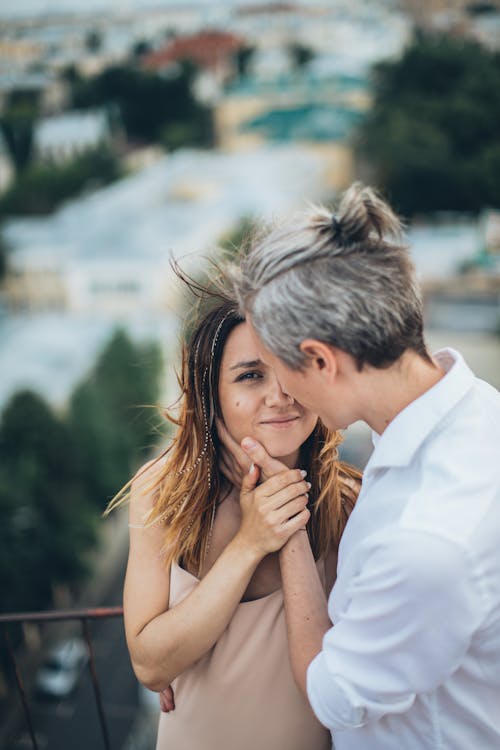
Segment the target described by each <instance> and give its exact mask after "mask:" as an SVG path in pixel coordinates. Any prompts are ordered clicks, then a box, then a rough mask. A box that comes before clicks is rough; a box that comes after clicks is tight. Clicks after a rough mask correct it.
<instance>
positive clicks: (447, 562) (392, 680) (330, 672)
mask: <svg viewBox="0 0 500 750" xmlns="http://www.w3.org/2000/svg"><path fill="white" fill-rule="evenodd" d="M363 560H364V562H363V564H362V569H360V570H359V571H358V572H357V574H356V575H355V576H353V578H352V579H351V581H350V584H349V587H348V590H347V592H346V599H347V600H348V605H347V606H346V608H345V610H344V611H343V612H341V614H340V615H339V616H338V618H337V622H336V624H335V625H334V626H333V627H332V628H331V629H330V630H329V631H328V632H327V633H326V634H325V637H324V639H323V649H322V651H321V652H320V653H319V654H318V655H317V656H316V658H315V659H314V660H313V661H312V662H311V664H310V665H309V669H308V673H307V691H308V695H309V700H310V703H311V705H312V708H313V710H314V712H315V714H316V716H317V717H318V719H319V720H320V721H321V722H322V724H324V725H325V726H326V727H328V728H329V729H330V730H332V731H334V730H341V729H348V728H354V727H359V726H362V725H364V724H366V723H368V722H372V721H377V720H378V719H380V718H381V717H382V716H384V715H386V714H390V713H403V712H405V711H407V710H408V709H409V708H410V707H411V705H412V703H413V701H414V700H415V697H416V695H417V694H418V693H422V692H425V691H428V690H431V689H433V688H435V687H436V686H437V685H439V684H440V683H441V682H443V681H444V680H445V679H446V678H447V677H448V676H449V675H451V674H452V673H453V672H454V671H455V670H456V669H457V668H458V666H459V665H460V662H461V660H462V658H463V656H464V654H465V652H466V651H467V649H468V646H469V644H470V641H471V638H472V634H473V633H474V631H475V629H476V628H477V627H478V625H479V622H480V621H481V618H482V616H483V612H482V609H483V606H484V603H483V602H482V600H481V599H480V596H479V593H478V590H477V586H476V585H475V583H474V581H475V577H474V571H473V569H472V565H471V563H470V560H469V558H468V555H467V553H466V551H465V550H464V549H463V547H461V546H460V545H458V544H456V543H454V542H452V541H449V540H448V539H443V538H441V537H438V536H434V535H433V534H431V533H429V532H415V531H413V530H412V531H406V530H401V529H395V530H394V534H393V538H391V539H389V540H387V539H386V540H378V541H372V542H370V545H369V547H368V548H367V550H366V554H365V555H364V556H363Z"/></svg>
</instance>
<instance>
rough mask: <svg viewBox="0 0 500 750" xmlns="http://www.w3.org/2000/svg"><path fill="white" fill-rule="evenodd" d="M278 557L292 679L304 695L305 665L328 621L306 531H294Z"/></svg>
mask: <svg viewBox="0 0 500 750" xmlns="http://www.w3.org/2000/svg"><path fill="white" fill-rule="evenodd" d="M279 558H280V569H281V580H282V583H283V596H284V600H285V615H286V627H287V634H288V650H289V653H290V664H291V667H292V672H293V676H294V679H295V682H296V683H297V686H298V687H299V689H300V690H301V691H302V693H303V694H304V695H305V697H306V698H307V688H306V677H307V668H308V666H309V664H310V663H311V662H312V660H313V659H314V657H315V656H316V654H318V653H319V652H320V651H321V646H322V642H323V636H324V634H325V633H326V632H327V630H329V629H330V628H331V626H332V623H331V622H330V618H329V617H328V609H327V598H326V595H325V592H324V589H323V585H322V583H321V580H320V577H319V574H318V570H317V568H316V563H315V561H314V557H313V554H312V550H311V545H310V544H309V538H308V536H307V533H306V532H305V531H304V530H300V531H298V532H297V533H296V534H294V536H293V537H291V538H290V539H289V540H288V542H287V543H286V544H285V546H284V547H283V548H282V549H281V551H280V556H279ZM328 572H329V571H328V569H327V577H329V576H328ZM330 575H332V574H331V573H330Z"/></svg>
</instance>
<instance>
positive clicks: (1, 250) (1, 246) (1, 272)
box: [0, 225, 8, 283]
mask: <svg viewBox="0 0 500 750" xmlns="http://www.w3.org/2000/svg"><path fill="white" fill-rule="evenodd" d="M7 254H8V247H7V243H6V241H5V238H4V235H3V232H2V226H1V225H0V283H1V281H2V279H3V277H4V276H5V274H6V273H7Z"/></svg>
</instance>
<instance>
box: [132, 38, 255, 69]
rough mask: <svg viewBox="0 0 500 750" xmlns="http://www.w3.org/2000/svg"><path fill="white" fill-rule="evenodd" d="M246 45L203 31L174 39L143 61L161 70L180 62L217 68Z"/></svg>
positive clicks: (239, 41) (150, 67) (233, 39)
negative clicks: (191, 62) (184, 61)
mask: <svg viewBox="0 0 500 750" xmlns="http://www.w3.org/2000/svg"><path fill="white" fill-rule="evenodd" d="M244 45H245V40H244V39H242V38H241V37H238V36H236V35H235V34H227V33H225V32H223V31H202V32H200V33H199V34H193V35H192V36H184V37H179V38H177V39H174V40H173V41H172V42H170V43H169V44H168V45H167V46H166V47H163V49H160V50H157V51H155V52H151V53H150V54H148V55H145V57H144V58H143V60H142V64H143V65H144V67H146V68H149V69H150V70H161V69H162V68H165V67H167V66H168V65H169V64H170V63H174V62H178V61H179V60H186V59H189V60H193V62H195V63H196V64H197V65H199V66H200V67H202V68H216V67H217V66H218V65H219V64H220V63H221V62H223V61H224V60H225V59H226V58H227V57H228V56H230V55H231V54H232V53H233V52H235V51H236V50H237V49H239V48H240V47H243V46H244Z"/></svg>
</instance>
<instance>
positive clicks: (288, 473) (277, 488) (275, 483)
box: [259, 469, 309, 497]
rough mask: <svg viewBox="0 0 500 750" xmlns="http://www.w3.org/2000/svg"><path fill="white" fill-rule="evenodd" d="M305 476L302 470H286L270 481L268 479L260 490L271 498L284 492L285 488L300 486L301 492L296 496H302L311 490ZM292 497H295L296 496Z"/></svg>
mask: <svg viewBox="0 0 500 750" xmlns="http://www.w3.org/2000/svg"><path fill="white" fill-rule="evenodd" d="M305 474H306V473H305V471H303V470H302V469H286V470H285V471H282V472H280V473H279V474H275V475H274V476H272V477H271V478H270V479H267V480H266V481H265V482H264V483H263V484H261V486H260V487H259V490H260V491H261V492H262V493H264V495H265V496H266V497H271V496H272V495H275V494H276V493H278V492H281V490H284V489H285V487H289V486H294V485H296V484H300V488H301V491H300V492H297V493H295V494H296V495H297V494H298V495H301V494H302V493H304V492H307V491H308V489H309V483H308V482H305V480H304V477H305ZM292 496H293V497H295V495H292Z"/></svg>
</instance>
